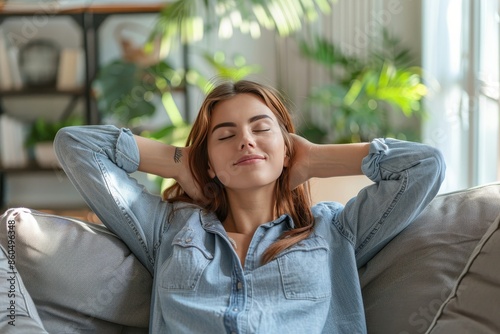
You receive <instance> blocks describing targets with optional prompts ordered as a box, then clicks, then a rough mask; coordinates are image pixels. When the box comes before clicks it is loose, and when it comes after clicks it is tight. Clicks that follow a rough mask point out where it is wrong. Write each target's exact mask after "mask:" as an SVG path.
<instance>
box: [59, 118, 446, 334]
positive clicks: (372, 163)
mask: <svg viewBox="0 0 500 334" xmlns="http://www.w3.org/2000/svg"><path fill="white" fill-rule="evenodd" d="M55 148H56V152H57V155H58V157H59V159H60V161H61V163H62V165H63V167H64V170H65V171H66V173H67V174H68V176H69V178H70V179H71V181H72V182H73V183H74V185H75V187H76V188H77V189H78V190H79V191H80V193H81V194H82V195H83V197H84V198H85V200H86V201H87V202H88V204H89V205H90V207H91V208H92V209H93V210H94V211H95V212H96V213H97V214H98V216H99V217H100V219H101V220H102V221H103V222H104V224H105V225H106V226H107V227H108V228H109V229H110V230H112V231H113V232H114V233H116V234H117V235H118V236H120V237H121V238H122V239H123V241H124V242H125V243H126V244H127V245H128V246H129V247H130V249H131V250H132V252H133V253H134V254H135V255H136V256H137V257H138V258H139V260H140V261H141V262H142V263H143V264H144V266H146V268H147V269H148V270H149V271H150V272H151V274H152V275H153V277H154V284H153V291H152V305H151V312H152V313H151V318H150V332H151V333H155V334H156V333H308V334H313V333H349V334H352V333H365V332H366V325H365V318H364V311H363V301H362V295H361V289H360V284H359V280H358V268H360V267H361V266H363V265H364V264H365V263H366V262H367V261H369V260H370V258H371V257H372V256H373V255H375V254H376V253H377V252H378V251H379V250H380V249H381V248H382V247H384V245H385V244H386V243H387V242H389V241H390V240H391V239H392V238H393V237H394V236H395V235H396V234H398V233H399V232H400V231H401V230H402V229H404V228H405V227H406V226H407V225H408V224H410V223H411V222H412V221H413V220H414V219H415V217H416V216H417V215H418V214H419V213H420V212H421V211H422V210H423V209H424V208H425V207H426V206H427V204H428V203H429V202H430V201H431V200H432V198H433V197H434V196H435V195H436V193H437V192H438V190H439V187H440V184H441V182H442V179H443V177H444V170H445V167H444V162H443V158H442V155H441V154H440V153H439V152H438V151H437V150H436V149H434V148H432V147H429V146H426V145H423V144H418V143H411V142H404V141H398V140H394V139H376V140H374V141H372V142H371V144H370V151H369V154H368V156H366V157H365V158H364V159H363V162H362V170H363V173H364V174H365V175H366V176H368V177H369V178H370V179H371V180H372V181H374V182H375V183H374V184H373V185H371V186H369V187H367V188H365V189H363V190H362V191H361V192H360V193H359V195H358V196H357V197H356V198H353V199H352V200H351V201H349V202H348V203H347V204H346V206H345V207H344V206H342V205H341V204H338V203H331V202H323V203H320V204H317V205H315V206H314V207H313V208H312V211H313V214H314V217H315V219H316V227H315V231H314V233H313V234H312V235H311V236H310V237H309V238H307V239H305V240H303V241H301V242H299V243H298V244H296V245H294V246H293V247H291V248H289V249H287V250H285V251H283V252H282V253H281V254H279V255H278V256H277V258H276V259H275V260H273V261H271V262H269V263H267V264H264V265H262V264H261V256H262V254H263V253H264V251H265V250H266V249H267V248H268V247H269V245H271V244H272V243H273V242H274V241H276V240H277V239H278V238H279V236H280V235H281V234H282V233H283V232H284V231H286V230H288V229H290V228H293V226H294V223H293V221H292V220H291V218H290V217H289V216H288V215H283V216H281V217H279V218H278V219H276V220H275V221H271V222H267V223H265V224H262V225H261V226H260V227H259V228H258V229H257V231H256V232H255V235H254V236H253V238H252V241H251V244H250V247H249V249H248V254H247V256H246V260H245V266H244V267H242V266H241V262H240V261H239V259H238V256H237V254H236V253H235V251H234V249H233V247H232V246H231V242H230V240H229V238H228V236H227V234H226V232H225V230H224V227H223V226H222V223H221V222H220V221H219V220H218V219H217V217H216V216H215V215H214V214H212V213H207V212H204V211H203V210H201V209H200V208H199V207H194V206H192V205H187V204H185V203H175V204H172V203H167V202H165V201H163V200H162V199H161V198H160V197H158V196H156V195H153V194H150V193H149V192H148V191H147V190H146V189H145V188H144V187H143V186H142V185H140V184H138V183H137V181H136V180H135V179H133V178H131V177H130V176H129V174H130V173H132V172H134V171H136V170H137V168H138V164H139V152H138V149H137V145H136V142H135V140H134V138H133V136H132V134H131V132H130V131H129V130H127V129H118V128H116V127H113V126H86V127H70V128H65V129H63V130H61V131H60V132H59V133H58V135H57V138H56V141H55ZM334 191H335V189H332V192H334ZM174 208H176V209H177V210H176V211H175V213H174V214H173V216H172V219H171V220H170V221H169V214H170V213H171V212H172V210H173V209H174ZM96 274H99V273H96Z"/></svg>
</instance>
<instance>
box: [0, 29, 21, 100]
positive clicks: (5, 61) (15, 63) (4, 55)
mask: <svg viewBox="0 0 500 334" xmlns="http://www.w3.org/2000/svg"><path fill="white" fill-rule="evenodd" d="M22 87H23V83H22V77H21V70H20V68H19V48H18V47H17V46H15V45H11V44H10V43H9V41H8V39H7V38H6V35H5V33H4V31H3V29H2V28H1V27H0V90H4V91H5V90H19V89H21V88H22Z"/></svg>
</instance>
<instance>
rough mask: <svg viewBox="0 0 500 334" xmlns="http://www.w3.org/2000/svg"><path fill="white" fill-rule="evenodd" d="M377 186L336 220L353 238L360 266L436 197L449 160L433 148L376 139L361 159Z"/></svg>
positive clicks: (358, 199)
mask: <svg viewBox="0 0 500 334" xmlns="http://www.w3.org/2000/svg"><path fill="white" fill-rule="evenodd" d="M361 169H362V171H363V173H364V174H365V175H366V176H367V177H368V178H370V179H371V180H372V181H373V182H374V184H372V185H370V186H368V187H366V188H364V189H362V190H361V191H360V192H359V194H358V195H357V196H356V197H355V198H353V199H351V200H350V201H349V202H348V203H347V204H346V206H345V208H344V210H343V211H342V212H341V214H340V215H339V216H338V217H337V219H338V221H337V222H336V223H337V224H340V225H341V226H344V227H345V228H347V229H348V230H349V231H350V233H352V234H351V236H352V240H354V243H355V244H354V247H355V254H356V260H357V265H358V267H360V266H362V265H363V264H365V263H366V262H367V261H368V260H369V259H370V258H371V257H373V256H374V255H375V254H376V253H377V252H378V251H379V250H380V249H381V248H382V247H383V246H384V245H385V244H387V243H388V242H389V241H390V240H391V239H392V238H393V237H394V236H396V235H397V234H398V233H399V232H400V231H401V230H403V229H404V228H405V227H406V226H408V225H409V224H410V223H411V222H412V221H413V220H414V219H415V218H416V217H417V216H418V215H419V214H420V213H421V212H422V210H424V208H425V207H426V206H427V205H428V204H429V202H430V201H431V200H432V199H433V198H434V197H435V196H436V194H437V193H438V191H439V188H440V186H441V183H442V181H443V179H444V174H445V162H444V159H443V156H442V154H441V153H440V152H439V151H438V150H437V149H435V148H433V147H431V146H428V145H424V144H420V143H414V142H407V141H400V140H395V139H375V140H373V141H372V142H371V143H370V150H369V153H368V155H367V156H366V157H365V158H364V159H363V161H362V168H361Z"/></svg>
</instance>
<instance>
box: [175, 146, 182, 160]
mask: <svg viewBox="0 0 500 334" xmlns="http://www.w3.org/2000/svg"><path fill="white" fill-rule="evenodd" d="M181 158H182V151H181V149H180V148H179V147H176V148H175V151H174V162H175V163H176V164H178V163H179V162H181Z"/></svg>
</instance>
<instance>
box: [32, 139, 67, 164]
mask: <svg viewBox="0 0 500 334" xmlns="http://www.w3.org/2000/svg"><path fill="white" fill-rule="evenodd" d="M33 150H34V154H35V161H36V163H37V164H38V165H39V166H40V167H43V168H60V167H61V165H60V164H59V161H58V160H57V156H56V152H55V151H54V142H52V141H46V142H40V143H36V144H35V147H34V149H33Z"/></svg>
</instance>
